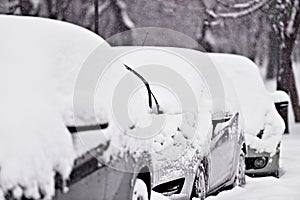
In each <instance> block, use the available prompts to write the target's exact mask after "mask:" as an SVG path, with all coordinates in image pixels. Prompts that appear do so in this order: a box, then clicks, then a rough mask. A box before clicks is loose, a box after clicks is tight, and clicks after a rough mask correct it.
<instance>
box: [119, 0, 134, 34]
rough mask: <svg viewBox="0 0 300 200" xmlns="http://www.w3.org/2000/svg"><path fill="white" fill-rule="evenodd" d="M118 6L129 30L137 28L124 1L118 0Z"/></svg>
mask: <svg viewBox="0 0 300 200" xmlns="http://www.w3.org/2000/svg"><path fill="white" fill-rule="evenodd" d="M116 5H117V6H118V7H119V8H120V10H121V16H122V20H123V23H124V25H125V26H126V27H127V28H129V29H132V28H134V27H135V24H134V22H133V21H132V20H131V19H130V17H129V15H128V13H127V5H126V4H125V2H124V1H122V0H117V1H116Z"/></svg>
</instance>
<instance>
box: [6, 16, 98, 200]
mask: <svg viewBox="0 0 300 200" xmlns="http://www.w3.org/2000/svg"><path fill="white" fill-rule="evenodd" d="M0 24H1V26H2V27H3V28H2V29H1V36H2V37H1V38H0V43H1V46H0V66H1V69H0V70H1V72H0V92H1V94H2V97H1V99H0V109H1V113H0V121H1V125H0V138H1V140H0V199H3V198H4V197H3V194H4V193H6V192H8V191H12V194H13V196H14V197H15V198H17V199H18V198H20V197H21V196H22V195H25V197H27V198H33V199H39V198H40V193H41V194H42V195H43V196H45V199H50V198H51V197H53V195H54V192H55V191H54V176H55V173H59V174H60V175H61V176H62V178H63V180H66V179H67V178H68V176H69V174H70V172H71V169H72V166H73V161H74V159H75V152H74V148H73V144H72V138H71V135H70V134H69V132H68V131H67V129H66V127H65V125H66V121H65V120H63V115H64V114H63V113H67V112H66V110H65V108H67V109H70V108H72V105H71V104H72V98H71V97H72V93H73V87H74V83H75V80H76V75H77V73H78V71H79V69H80V66H81V64H82V63H83V62H84V60H85V58H86V57H87V55H89V53H90V52H91V51H92V50H93V49H94V48H95V47H96V46H97V45H99V44H101V43H103V40H102V39H101V38H99V37H98V36H96V35H94V34H93V33H91V32H89V31H87V30H85V29H83V28H80V27H77V26H74V25H71V24H67V23H63V22H58V21H52V20H48V19H39V18H31V17H14V16H0Z"/></svg>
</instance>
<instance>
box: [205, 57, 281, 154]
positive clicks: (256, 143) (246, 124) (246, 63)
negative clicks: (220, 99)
mask: <svg viewBox="0 0 300 200" xmlns="http://www.w3.org/2000/svg"><path fill="white" fill-rule="evenodd" d="M210 57H211V59H212V61H213V63H214V64H215V66H216V67H217V68H218V69H219V71H220V75H221V76H222V77H223V76H226V77H228V80H230V81H231V82H232V84H233V86H234V87H233V88H232V89H234V90H235V92H236V94H237V97H238V100H239V106H240V112H241V116H242V120H243V121H242V124H243V128H244V131H245V133H246V142H247V144H248V145H249V146H250V147H253V148H256V149H257V150H258V151H259V152H263V151H266V152H269V153H271V154H274V153H275V152H276V147H277V144H278V143H279V142H280V140H281V137H282V134H283V131H284V128H285V124H284V121H283V119H282V118H281V116H280V115H279V113H278V112H277V110H276V108H275V105H274V102H276V101H277V98H279V100H281V99H282V98H283V99H287V98H286V96H285V95H284V94H282V93H280V92H276V93H275V94H270V93H269V92H268V91H267V90H266V89H265V87H264V84H263V80H262V78H261V77H260V74H259V71H258V68H257V66H256V65H255V64H254V63H253V62H252V61H250V60H249V59H247V58H245V57H242V56H236V55H226V54H210ZM225 84H226V82H225ZM275 97H276V98H275ZM260 130H264V134H263V138H262V139H259V138H258V137H256V135H257V134H258V133H259V131H260Z"/></svg>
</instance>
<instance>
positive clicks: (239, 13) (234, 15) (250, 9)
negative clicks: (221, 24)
mask: <svg viewBox="0 0 300 200" xmlns="http://www.w3.org/2000/svg"><path fill="white" fill-rule="evenodd" d="M268 1H269V0H260V1H256V0H255V1H253V2H255V3H250V4H249V5H243V6H245V7H246V8H247V9H243V10H241V11H234V12H228V13H215V12H214V11H213V10H212V9H207V10H206V13H207V14H209V15H210V16H211V17H213V18H238V17H243V16H246V15H249V14H251V13H253V12H255V11H257V10H259V9H260V8H261V7H263V6H264V5H265V4H266V3H267V2H268ZM236 5H238V7H241V5H240V4H236ZM236 5H232V6H230V7H232V8H235V7H236Z"/></svg>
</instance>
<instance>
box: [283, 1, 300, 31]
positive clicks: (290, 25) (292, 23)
mask: <svg viewBox="0 0 300 200" xmlns="http://www.w3.org/2000/svg"><path fill="white" fill-rule="evenodd" d="M299 9H300V5H299V0H295V1H294V4H293V8H292V14H291V19H290V21H289V23H288V25H287V30H286V31H287V32H286V33H287V35H288V36H290V35H291V34H293V33H294V32H295V21H296V18H297V17H296V16H297V11H298V10H299Z"/></svg>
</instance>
